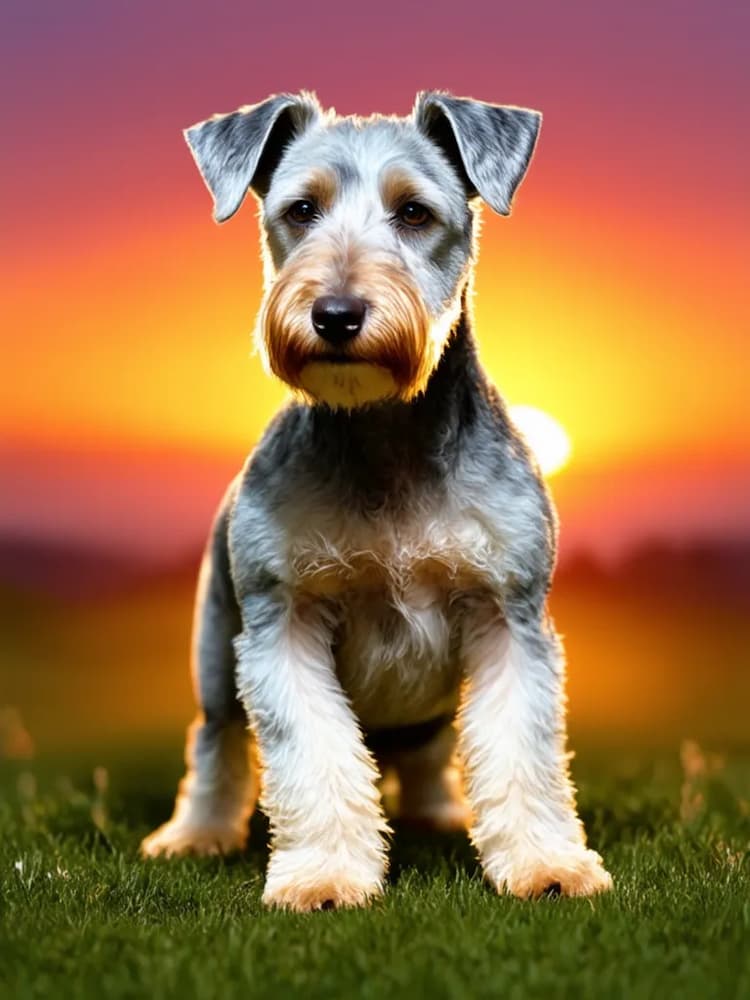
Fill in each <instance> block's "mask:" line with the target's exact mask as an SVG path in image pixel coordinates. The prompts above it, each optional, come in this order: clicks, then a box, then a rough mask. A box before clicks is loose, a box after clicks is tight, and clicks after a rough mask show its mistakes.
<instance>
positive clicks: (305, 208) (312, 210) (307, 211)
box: [286, 198, 318, 226]
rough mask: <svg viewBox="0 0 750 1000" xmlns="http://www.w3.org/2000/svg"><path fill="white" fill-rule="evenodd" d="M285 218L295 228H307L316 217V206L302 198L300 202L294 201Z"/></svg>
mask: <svg viewBox="0 0 750 1000" xmlns="http://www.w3.org/2000/svg"><path fill="white" fill-rule="evenodd" d="M286 217H287V219H289V221H290V222H293V223H294V224H295V226H307V225H309V224H310V223H311V222H313V221H314V220H315V219H316V218H317V217H318V206H317V205H316V204H315V202H314V201H310V200H309V199H307V198H303V199H301V200H300V201H295V203H294V204H293V205H291V206H290V207H289V208H288V209H287V213H286Z"/></svg>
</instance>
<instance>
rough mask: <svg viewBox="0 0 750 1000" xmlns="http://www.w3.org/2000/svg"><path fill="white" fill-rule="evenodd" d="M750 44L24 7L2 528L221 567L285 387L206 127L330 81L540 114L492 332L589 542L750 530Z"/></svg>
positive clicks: (19, 15)
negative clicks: (565, 457) (264, 336)
mask: <svg viewBox="0 0 750 1000" xmlns="http://www.w3.org/2000/svg"><path fill="white" fill-rule="evenodd" d="M459 10H460V15H459V14H458V13H457V12H458V11H459ZM749 33H750V7H748V5H743V4H739V3H734V2H714V3H708V2H700V3H691V2H681V3H677V2H656V3H654V4H649V5H646V4H641V5H633V4H607V3H601V2H596V3H595V2H585V3H573V4H570V5H563V4H559V3H555V2H553V0H546V2H539V3H529V4H523V5H517V4H516V5H512V6H508V7H507V8H506V6H505V5H504V4H501V3H497V2H492V3H484V2H483V3H480V4H474V5H471V6H469V7H457V6H456V5H455V4H450V5H449V4H448V3H445V2H444V0H439V2H436V3H432V4H430V5H425V6H422V5H419V6H415V5H412V6H409V5H406V4H396V3H393V2H392V0H386V2H379V3H377V4H373V5H371V6H369V7H365V5H362V4H344V3H340V2H335V3H328V2H326V3H322V4H318V5H305V6H303V5H302V4H299V3H296V2H290V3H286V4H271V5H269V7H268V9H266V8H265V7H264V6H263V5H260V4H244V5H236V4H228V3H224V2H214V3H211V4H198V3H193V2H189V0H188V2H182V3H173V2H169V3H161V4H158V5H154V4H147V3H145V2H140V0H136V2H131V3H128V4H127V5H125V4H117V5H115V4H103V3H100V4H95V3H93V2H91V3H80V2H72V3H67V4H59V3H52V2H49V0H48V2H39V3H36V4H25V5H16V9H15V10H7V9H6V11H5V12H4V13H3V14H2V23H0V51H1V52H2V65H1V68H0V74H1V75H2V78H3V80H2V83H3V94H4V97H5V108H4V123H3V155H2V161H1V162H2V166H1V167H0V169H1V170H2V173H3V184H2V186H1V189H0V190H1V194H0V197H1V198H2V219H3V224H2V236H3V238H2V245H1V248H0V253H1V254H2V269H1V271H0V282H2V301H3V322H2V333H1V336H2V355H3V364H2V370H3V375H4V377H3V380H2V381H3V388H2V393H1V394H0V426H2V428H3V435H4V443H3V471H2V479H3V483H2V489H1V490H0V534H3V535H8V534H20V535H24V536H30V537H37V538H51V539H58V540H60V539H63V540H66V539H67V540H73V541H76V542H88V543H90V544H92V545H102V546H107V547H111V548H116V549H119V550H122V551H137V552H140V553H143V554H148V555H149V556H151V557H153V558H155V559H157V560H158V559H159V558H173V557H175V556H177V555H179V553H180V552H182V551H189V550H190V549H191V548H192V546H193V545H195V544H199V543H200V539H201V536H202V534H203V532H204V530H205V527H206V524H207V518H208V517H209V516H210V512H211V509H212V507H213V505H214V504H215V502H216V500H217V499H218V497H219V496H220V494H221V492H222V489H223V485H224V481H225V479H226V477H227V476H228V475H229V474H231V472H232V470H233V469H234V468H236V467H237V466H238V465H239V463H240V462H241V461H242V459H243V457H244V455H245V454H246V453H247V451H248V450H249V449H250V447H251V446H252V445H253V443H254V442H255V441H256V440H257V438H258V436H259V434H260V433H261V431H262V428H263V426H264V424H265V423H266V421H267V419H268V417H269V416H270V414H271V413H272V412H273V410H274V408H275V407H276V406H277V405H278V403H279V402H280V401H281V400H282V399H283V397H284V389H283V387H281V386H279V385H278V384H274V383H272V382H271V381H270V380H269V379H268V378H267V376H265V375H264V374H263V372H262V371H261V367H260V363H259V361H258V359H257V358H255V357H250V336H249V335H250V330H251V328H252V325H253V320H254V315H255V312H256V310H257V307H258V303H259V298H260V266H259V260H258V251H257V222H256V218H255V210H254V205H253V204H252V201H251V200H249V201H248V202H247V203H246V205H245V207H244V208H243V210H242V211H241V212H240V213H239V215H238V216H237V217H236V218H235V219H233V220H232V221H231V222H229V223H227V224H225V225H224V226H221V227H219V226H216V225H215V224H214V223H213V222H212V219H211V204H210V198H209V196H208V193H207V192H206V190H205V188H204V186H203V184H202V182H201V180H200V177H199V175H198V173H197V171H196V169H195V166H194V164H193V161H192V159H191V157H190V155H189V153H188V150H187V147H186V146H185V144H184V141H183V138H182V135H181V130H182V128H184V127H185V126H187V125H190V124H192V123H194V122H196V121H198V120H200V119H202V118H205V117H207V116H208V115H210V114H212V113H214V112H226V111H230V110H233V109H234V108H235V107H237V106H238V105H240V104H244V103H255V102H257V101H259V100H262V99H263V98H264V97H266V96H267V95H268V94H269V93H273V92H275V91H279V90H290V91H294V90H297V89H299V88H302V87H305V88H309V89H313V90H315V91H316V92H317V93H318V96H319V98H320V99H321V101H322V103H323V104H325V105H333V106H335V107H336V109H337V110H338V111H340V112H342V113H352V112H360V113H370V112H372V111H381V112H386V113H398V114H404V113H407V112H408V111H409V109H410V108H411V105H412V102H413V99H414V94H415V92H416V91H417V90H419V89H422V88H446V89H449V90H451V91H453V92H454V93H456V94H458V95H464V96H468V95H470V96H474V97H477V98H481V99H483V100H488V101H493V102H498V103H508V104H518V105H525V106H528V107H532V108H536V109H539V110H541V111H542V112H543V113H544V125H543V128H542V132H541V137H540V141H539V144H538V147H537V154H536V157H535V160H534V162H533V164H532V166H531V169H530V172H529V175H528V177H527V179H526V181H525V182H524V184H523V185H522V187H521V188H520V190H519V193H518V197H517V199H516V204H515V207H514V212H513V215H512V217H510V218H508V219H502V218H499V217H497V216H493V215H492V214H491V213H490V212H489V210H485V219H484V227H483V239H482V249H481V257H480V263H479V268H478V272H477V279H476V293H477V295H476V321H477V322H476V325H477V332H478V335H479V339H480V344H481V353H482V357H483V359H484V361H485V363H486V365H487V367H488V369H489V371H490V373H491V375H492V376H493V378H494V379H495V380H496V381H497V383H498V385H499V386H500V387H501V389H502V391H503V392H504V394H505V395H506V397H507V399H508V400H509V401H510V402H511V403H514V404H527V405H531V406H534V407H538V408H539V409H541V410H543V411H545V412H547V413H549V414H551V415H552V416H554V417H555V419H556V420H558V421H559V422H560V424H561V425H562V426H563V427H564V428H565V429H566V431H567V433H568V435H569V437H570V439H571V441H572V447H573V451H572V458H571V462H570V463H569V465H568V466H567V467H566V468H565V469H564V470H563V471H561V472H560V473H559V474H558V475H557V476H555V477H554V478H553V479H552V480H551V484H552V486H553V489H554V491H555V495H556V496H557V498H558V501H559V505H560V510H561V515H562V525H563V540H564V546H565V547H566V548H567V550H572V549H574V548H576V547H579V546H585V547H589V548H592V549H594V550H595V551H597V552H600V553H602V554H609V553H611V552H613V551H614V550H616V549H617V548H620V547H622V546H625V545H627V544H630V543H631V542H634V541H638V540H640V539H643V538H645V537H651V536H666V537H671V538H689V537H695V536H699V537H719V538H723V537H737V536H741V535H745V536H746V535H747V534H748V533H750V460H749V459H748V455H749V454H750V404H749V403H748V382H749V376H750V364H749V363H748V358H749V356H750V352H749V351H748V335H749V334H750V306H749V302H748V275H747V272H748V260H749V259H750V258H749V251H750V240H749V238H748V233H749V232H750V197H749V196H748V177H750V155H749V154H750V130H748V128H747V96H748V93H750V70H749V69H748V66H749V63H748V59H747V38H748V37H749Z"/></svg>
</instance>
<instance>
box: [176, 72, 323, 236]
mask: <svg viewBox="0 0 750 1000" xmlns="http://www.w3.org/2000/svg"><path fill="white" fill-rule="evenodd" d="M321 114H322V112H321V107H320V104H319V103H318V99H317V97H316V96H315V94H313V93H309V92H307V91H302V92H301V93H299V94H275V95H274V96H273V97H269V98H268V99H267V100H265V101H261V103H260V104H253V105H248V106H246V107H243V108H239V109H238V110H237V111H233V112H232V113H231V114H228V115H214V116H213V118H209V119H207V120H206V121H204V122H199V123H198V124H197V125H193V126H192V127H191V128H188V129H185V132H184V135H185V138H186V139H187V143H188V145H189V146H190V150H191V152H192V154H193V156H194V157H195V162H196V163H197V164H198V169H199V170H200V172H201V175H202V176H203V180H204V181H205V182H206V187H207V188H208V190H209V191H210V192H211V194H212V195H213V199H214V218H215V219H216V221H217V222H225V221H226V220H227V219H229V218H230V217H231V216H232V215H234V213H235V212H236V211H237V209H238V208H239V207H240V205H241V204H242V202H243V200H244V198H245V195H246V194H247V191H248V188H252V189H253V191H255V192H256V194H258V195H259V196H261V197H262V196H263V195H264V194H266V192H267V191H268V185H269V183H270V179H271V174H272V173H273V171H274V169H275V168H276V166H277V165H278V162H279V160H280V158H281V154H282V153H283V152H284V148H285V147H286V146H287V145H288V143H289V142H290V140H291V139H292V138H294V136H295V135H299V134H300V133H301V132H303V131H304V130H305V129H307V128H308V127H309V126H310V125H311V124H312V123H313V122H314V121H316V120H317V119H318V118H319V117H320V116H321Z"/></svg>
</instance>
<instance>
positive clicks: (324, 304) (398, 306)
mask: <svg viewBox="0 0 750 1000" xmlns="http://www.w3.org/2000/svg"><path fill="white" fill-rule="evenodd" d="M540 123H541V115H540V114H539V113H537V112H535V111H530V110H527V109H523V108H518V107H509V106H499V105H494V104H488V103H484V102H481V101H477V100H473V99H468V98H458V97H455V96H453V95H451V94H449V93H447V92H443V91H426V92H421V93H419V94H418V95H417V98H416V102H415V104H414V107H413V110H412V113H411V114H410V115H409V116H407V117H386V116H380V115H374V116H371V117H369V118H362V117H356V116H351V117H341V116H338V115H336V113H335V112H334V110H333V109H329V110H324V109H323V108H322V107H321V105H320V104H319V102H318V100H317V98H316V96H315V95H314V94H313V93H309V92H301V93H299V94H278V95H274V96H272V97H270V98H268V99H267V100H265V101H262V102H261V103H259V104H256V105H254V106H246V107H243V108H240V109H239V110H238V111H235V112H233V113H231V114H228V115H222V116H214V117H213V118H210V119H208V120H206V121H204V122H201V123H200V124H198V125H195V126H194V127H192V128H189V129H187V130H186V132H185V135H186V138H187V142H188V144H189V146H190V149H191V151H192V153H193V156H194V158H195V160H196V163H197V165H198V168H199V170H200V172H201V174H202V176H203V179H204V180H205V183H206V185H207V187H208V189H209V191H210V192H211V194H212V196H213V199H214V204H215V212H214V215H215V219H216V220H217V221H218V222H223V221H225V220H226V219H229V218H230V217H231V216H232V215H234V213H235V212H236V211H237V210H238V209H239V207H240V205H241V204H242V202H243V200H244V198H245V195H246V193H247V192H248V191H251V192H253V194H254V195H255V196H256V198H257V200H258V203H259V207H260V221H261V229H262V236H263V264H264V278H265V294H264V298H263V302H262V305H261V308H260V311H259V315H258V321H257V325H256V331H255V339H256V343H257V346H258V349H259V352H260V354H261V356H262V359H263V362H264V364H265V367H266V368H267V370H268V371H269V372H270V373H272V374H274V375H276V376H277V377H278V378H280V379H282V380H283V381H284V382H285V383H286V384H287V385H288V386H289V387H290V388H291V389H292V390H293V396H292V399H291V401H290V402H289V404H288V405H286V406H285V407H284V408H283V409H282V410H281V411H280V412H279V413H278V414H277V415H276V417H275V418H274V419H273V420H272V421H271V423H270V424H269V426H268V427H267V429H266V431H265V433H264V435H263V437H262V439H261V441H260V443H259V444H258V446H257V448H256V449H255V451H254V452H253V453H252V454H251V456H250V458H249V459H248V461H247V463H246V465H245V468H244V470H243V471H242V472H241V474H240V475H239V476H238V478H237V479H236V480H235V481H234V482H233V483H232V484H231V485H230V487H229V489H228V491H227V493H226V495H225V497H224V500H223V502H222V504H221V506H220V508H219V511H218V514H217V516H216V519H215V523H214V526H213V532H212V535H211V538H210V541H209V544H208V546H207V550H206V553H205V557H204V560H203V563H202V567H201V571H200V577H199V585H198V594H197V602H196V612H195V624H194V639H193V666H194V679H195V687H196V691H197V697H198V701H199V704H200V713H199V715H198V718H197V720H196V721H195V722H194V723H193V724H192V726H191V728H190V730H189V738H188V745H187V751H186V760H187V773H186V776H185V777H184V778H183V780H182V782H181V785H180V790H179V794H178V797H177V802H176V805H175V810H174V814H173V816H172V818H171V819H170V820H169V822H167V823H166V824H165V825H164V826H162V827H160V828H159V829H158V830H156V831H155V832H154V833H152V834H151V835H150V836H149V837H147V838H146V839H145V840H144V842H143V844H142V853H143V854H144V855H145V856H147V857H154V856H157V855H166V856H171V855H181V854H186V853H193V854H199V855H200V854H211V853H217V852H220V853H225V852H230V851H234V850H238V849H241V848H242V847H243V845H244V843H245V840H246V837H247V829H248V820H249V817H250V814H251V812H252V810H253V808H254V806H255V803H256V800H257V799H258V797H259V796H260V801H261V805H262V807H263V810H264V812H265V813H266V814H267V816H268V819H269V824H270V832H271V853H270V858H269V862H268V870H267V876H266V882H265V889H264V894H263V900H264V902H265V903H266V904H268V905H270V906H278V907H283V908H288V909H291V910H296V911H307V910H314V909H320V908H331V907H344V906H359V905H365V904H367V903H368V901H371V900H372V899H374V898H376V897H378V896H379V895H380V894H381V893H382V892H383V891H384V880H385V875H386V870H387V854H386V842H387V836H388V833H389V826H388V822H387V820H386V816H385V813H384V808H383V805H382V796H381V788H380V784H379V783H380V781H381V777H382V776H383V775H386V774H390V775H392V776H393V775H395V776H397V779H398V782H399V784H400V805H399V814H400V816H401V817H402V819H403V820H404V821H414V822H418V823H421V824H423V825H427V826H432V827H436V828H439V829H455V828H460V827H466V828H468V830H469V833H470V836H471V839H472V842H473V844H474V845H475V847H476V849H477V852H478V855H479V858H480V860H481V864H482V868H483V871H484V874H485V876H486V878H487V879H488V881H489V882H490V883H491V885H492V886H494V888H495V889H496V890H497V891H498V892H507V893H511V894H513V895H515V896H518V897H523V898H529V897H538V896H540V895H542V894H544V893H546V892H548V891H550V890H551V891H555V892H557V893H561V894H563V895H571V896H588V895H591V894H593V893H597V892H601V891H603V890H606V889H609V888H610V886H611V884H612V882H611V877H610V875H609V874H608V872H607V871H606V870H605V869H604V867H603V863H602V859H601V858H600V856H599V855H598V854H597V853H595V852H594V851H593V850H590V849H588V848H587V846H586V839H585V833H584V830H583V826H582V824H581V821H580V820H579V818H578V815H577V812H576V805H575V789H574V786H573V784H572V781H571V778H570V775H569V770H568V756H569V755H568V754H567V752H566V750H565V740H566V737H565V711H564V706H565V696H564V662H563V655H562V649H561V644H560V641H559V639H558V637H557V636H556V634H555V631H554V628H553V624H552V622H551V620H550V618H549V615H548V612H547V595H548V590H549V586H550V580H551V575H552V571H553V566H554V560H555V550H556V541H557V519H556V515H555V512H554V508H553V506H552V503H551V500H550V498H549V496H548V493H547V491H546V488H545V486H544V484H543V482H542V479H541V476H540V474H539V471H538V468H537V467H536V465H535V462H534V460H533V458H532V456H531V454H530V452H529V450H528V448H527V447H526V445H525V443H524V442H523V440H522V439H521V437H520V436H519V434H518V433H517V432H516V430H515V429H514V427H513V425H512V423H511V421H510V419H509V417H508V414H507V411H506V408H505V405H504V403H503V401H502V399H501V397H500V395H499V394H498V392H497V390H496V389H495V388H494V386H493V385H492V384H491V383H490V382H489V381H488V378H487V376H486V375H485V374H484V372H483V369H482V367H481V365H480V362H479V360H478V357H477V353H476V347H475V340H474V335H473V332H472V321H471V294H472V285H471V283H472V269H473V266H474V263H475V260H476V256H477V237H478V230H479V222H480V207H481V203H482V202H483V203H485V204H486V205H488V206H489V207H490V209H492V210H493V211H494V212H496V213H499V214H500V215H508V214H509V213H510V208H511V202H512V200H513V197H514V194H515V191H516V189H517V187H518V185H519V184H520V182H521V180H522V178H523V176H524V174H525V172H526V169H527V167H528V165H529V162H530V160H531V157H532V153H533V151H534V147H535V144H536V140H537V135H538V131H539V127H540Z"/></svg>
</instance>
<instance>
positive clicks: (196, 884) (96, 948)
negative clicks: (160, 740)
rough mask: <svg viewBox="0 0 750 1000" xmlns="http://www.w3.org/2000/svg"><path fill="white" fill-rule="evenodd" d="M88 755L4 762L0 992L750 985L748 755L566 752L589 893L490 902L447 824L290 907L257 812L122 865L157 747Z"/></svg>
mask: <svg viewBox="0 0 750 1000" xmlns="http://www.w3.org/2000/svg"><path fill="white" fill-rule="evenodd" d="M154 761H161V763H160V764H159V765H158V766H156V767H155V766H154ZM108 764H109V770H108V772H104V771H103V770H98V771H97V772H96V774H95V780H93V781H92V778H91V776H90V771H88V770H86V767H87V765H84V764H75V763H72V764H70V765H67V764H66V770H67V771H68V773H72V774H73V775H74V778H73V780H71V779H70V778H61V777H60V772H61V768H62V764H61V760H60V758H58V759H57V761H56V763H55V764H45V763H44V761H41V762H38V763H36V764H35V765H33V767H32V766H29V765H23V764H21V763H15V764H12V763H11V762H5V763H4V764H3V765H2V773H1V774H0V788H1V789H2V793H3V804H2V805H0V894H1V897H0V898H1V899H2V903H1V904H0V905H1V906H2V911H1V913H0V922H1V923H0V988H1V990H2V996H3V997H6V996H7V997H8V998H10V997H13V998H14V1000H24V998H32V997H33V998H42V997H43V998H45V1000H47V998H52V997H54V998H62V997H106V998H119V997H123V998H124V997H149V998H161V997H179V998H181V1000H188V998H191V997H207V998H212V997H221V998H224V997H226V998H232V997H238V998H240V997H241V998H243V1000H248V998H255V997H274V998H287V997H305V998H316V997H321V998H323V997H325V998H326V1000H330V998H332V997H346V998H349V997H363V998H375V997H388V998H389V1000H396V998H400V997H410V998H412V997H430V998H435V1000H439V998H449V997H450V998H452V997H504V998H514V997H563V998H564V997H576V998H586V997H597V998H598V997H606V998H612V1000H617V998H625V997H638V998H641V997H643V998H650V997H654V998H659V1000H662V998H672V997H679V998H683V997H687V998H690V997H696V998H703V1000H705V998H713V997H717V998H718V997H721V998H728V997H736V998H740V997H750V850H749V848H750V814H749V813H750V810H749V809H748V804H747V800H748V799H750V758H743V757H741V756H739V755H735V756H734V757H733V758H732V759H731V760H730V761H729V763H728V764H727V765H726V766H722V764H721V762H719V761H716V760H712V759H711V758H710V757H708V756H707V755H705V754H703V753H702V752H700V751H699V750H698V749H697V748H695V747H693V748H692V749H691V748H687V751H686V752H685V753H684V755H683V766H682V768H681V767H680V762H679V760H678V758H677V754H676V753H675V754H673V755H671V756H667V757H666V758H663V759H661V758H653V757H652V758H651V759H650V760H645V759H644V760H643V761H641V762H640V763H637V762H636V763H634V762H632V761H630V762H628V761H624V760H623V759H622V758H619V757H618V758H606V759H605V758H603V757H602V756H601V755H600V754H595V753H589V754H584V755H582V757H581V759H580V761H577V763H576V777H577V779H578V782H579V786H580V788H581V796H580V800H581V805H582V810H583V813H584V817H585V820H586V823H587V826H588V829H589V836H590V840H591V842H592V844H593V845H594V846H596V847H597V849H599V850H600V851H601V852H602V853H603V854H605V856H606V860H607V863H608V867H609V868H610V870H611V871H612V873H613V875H614V877H615V881H616V890H615V891H614V892H613V893H612V894H611V895H609V896H607V897H602V898H598V899H596V900H593V901H589V900H567V899H554V898H550V899H544V900H542V901H540V902H536V903H529V902H521V901H518V900H514V899H509V898H500V897H497V896H496V895H494V894H493V893H492V892H491V891H490V889H489V888H488V887H487V886H486V885H485V884H484V883H483V882H482V880H481V876H480V873H479V870H478V868H477V864H476V861H475V858H474V855H473V852H472V850H471V847H470V846H469V844H468V841H467V840H466V838H465V837H462V836H450V837H447V836H444V837H436V836H428V835H424V834H421V835H418V834H416V833H413V832H409V831H407V830H397V831H396V834H395V838H394V844H393V850H392V870H391V876H390V884H389V888H388V892H387V895H386V897H385V898H384V899H383V900H382V901H380V902H378V903H377V904H376V905H374V906H373V907H372V908H371V909H369V910H363V911H344V912H322V913H317V914H312V915H305V916H298V915H293V914H286V913H278V912H267V911H265V910H264V909H263V907H262V905H261V903H260V893H261V886H262V880H263V868H264V864H265V860H266V847H265V842H266V832H267V831H266V828H265V825H264V823H263V821H262V817H260V816H259V817H256V818H255V819H254V821H253V831H252V837H251V846H250V848H249V850H248V852H247V853H246V854H245V855H244V856H243V857H241V858H238V859H231V860H229V859H228V860H221V859H205V860H181V861H173V862H152V863H148V864H145V863H142V862H141V861H139V860H138V857H137V846H138V843H139V840H140V838H141V836H142V835H143V834H144V833H146V832H147V831H148V830H149V829H150V828H151V826H152V825H153V824H154V823H156V822H158V821H159V820H161V819H163V818H165V815H166V813H167V812H168V810H169V806H170V799H171V795H172V792H173V790H174V780H175V778H176V767H177V761H176V759H175V757H174V756H173V755H171V754H169V755H167V756H166V757H165V756H164V755H155V754H154V755H153V756H152V755H149V756H148V757H146V756H142V757H140V758H138V757H136V756H134V755H133V754H132V751H131V755H130V756H129V757H121V758H119V759H115V760H114V761H108Z"/></svg>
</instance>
